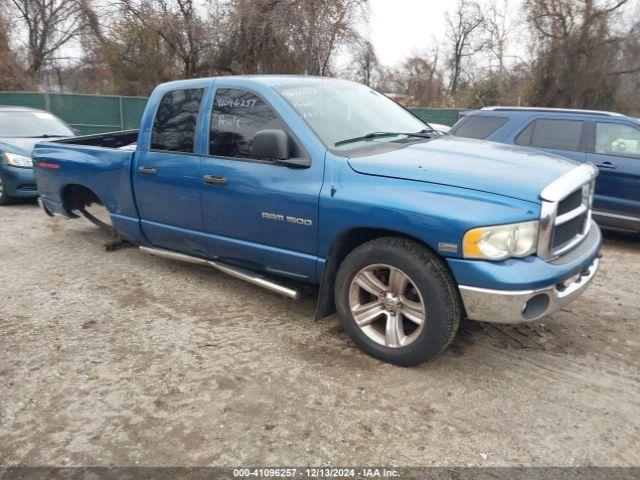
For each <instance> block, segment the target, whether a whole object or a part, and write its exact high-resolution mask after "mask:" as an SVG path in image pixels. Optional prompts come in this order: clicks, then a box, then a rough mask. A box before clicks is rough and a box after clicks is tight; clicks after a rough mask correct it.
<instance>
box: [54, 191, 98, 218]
mask: <svg viewBox="0 0 640 480" xmlns="http://www.w3.org/2000/svg"><path fill="white" fill-rule="evenodd" d="M62 201H63V203H64V206H65V208H66V210H67V212H69V213H71V214H72V213H73V211H74V210H81V209H82V208H83V207H88V206H90V205H91V204H93V203H99V204H102V202H101V201H100V199H99V198H98V196H97V195H96V194H95V193H94V192H93V191H91V190H90V189H88V188H87V187H85V186H82V185H75V184H71V185H67V186H66V187H64V190H63V192H62Z"/></svg>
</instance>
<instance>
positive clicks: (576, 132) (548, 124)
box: [516, 118, 584, 151]
mask: <svg viewBox="0 0 640 480" xmlns="http://www.w3.org/2000/svg"><path fill="white" fill-rule="evenodd" d="M583 126H584V122H583V121H580V120H552V119H548V118H539V119H538V120H534V121H533V122H531V123H530V124H529V125H528V126H527V128H525V129H524V130H523V131H522V132H520V134H519V135H518V136H517V137H516V144H517V145H524V146H527V147H538V148H553V149H555V150H569V151H580V139H581V138H582V129H583Z"/></svg>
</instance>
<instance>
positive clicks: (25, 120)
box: [0, 110, 75, 137]
mask: <svg viewBox="0 0 640 480" xmlns="http://www.w3.org/2000/svg"><path fill="white" fill-rule="evenodd" d="M74 135H75V134H74V133H73V130H71V129H70V128H69V127H68V126H67V125H66V124H65V123H64V122H63V121H62V120H60V119H59V118H57V117H55V116H53V115H51V114H50V113H47V112H23V111H17V110H16V111H7V112H0V137H45V136H62V137H73V136H74Z"/></svg>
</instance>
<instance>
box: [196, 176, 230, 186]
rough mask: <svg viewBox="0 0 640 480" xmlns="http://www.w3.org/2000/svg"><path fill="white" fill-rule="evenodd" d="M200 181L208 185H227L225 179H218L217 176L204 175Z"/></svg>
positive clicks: (226, 179) (227, 180) (227, 181)
mask: <svg viewBox="0 0 640 480" xmlns="http://www.w3.org/2000/svg"><path fill="white" fill-rule="evenodd" d="M202 179H203V180H204V183H208V184H209V185H226V184H227V183H229V179H228V178H227V177H220V176H218V175H205V176H204V177H202Z"/></svg>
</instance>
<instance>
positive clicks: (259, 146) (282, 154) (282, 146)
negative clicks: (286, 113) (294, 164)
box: [253, 130, 290, 160]
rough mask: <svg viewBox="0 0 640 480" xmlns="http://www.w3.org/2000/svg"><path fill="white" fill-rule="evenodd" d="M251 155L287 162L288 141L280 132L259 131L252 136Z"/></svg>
mask: <svg viewBox="0 0 640 480" xmlns="http://www.w3.org/2000/svg"><path fill="white" fill-rule="evenodd" d="M253 154H254V155H255V156H256V158H269V159H274V160H287V159H288V158H289V157H290V155H289V139H288V138H287V134H286V133H285V132H283V131H282V130H260V131H259V132H256V134H255V135H254V136H253Z"/></svg>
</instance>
